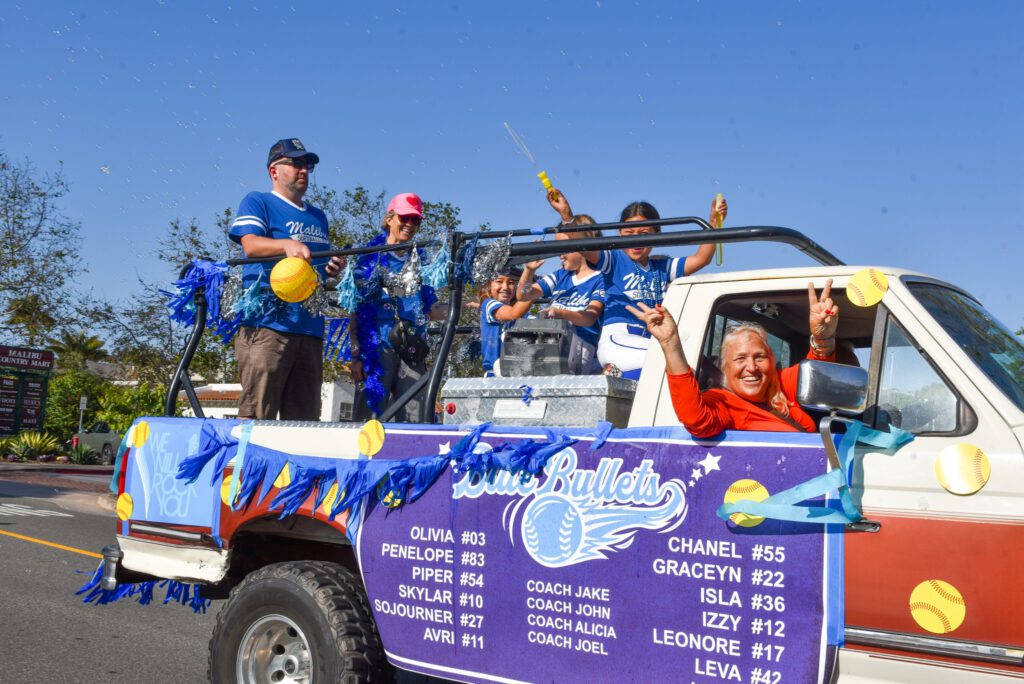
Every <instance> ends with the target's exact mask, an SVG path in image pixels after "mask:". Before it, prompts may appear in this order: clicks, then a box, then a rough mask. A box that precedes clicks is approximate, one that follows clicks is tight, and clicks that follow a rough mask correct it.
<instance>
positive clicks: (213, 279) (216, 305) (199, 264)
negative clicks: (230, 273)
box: [161, 259, 228, 326]
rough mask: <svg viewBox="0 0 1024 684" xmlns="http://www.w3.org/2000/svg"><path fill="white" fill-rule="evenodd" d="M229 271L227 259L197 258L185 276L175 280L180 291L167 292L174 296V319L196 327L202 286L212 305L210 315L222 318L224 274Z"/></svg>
mask: <svg viewBox="0 0 1024 684" xmlns="http://www.w3.org/2000/svg"><path fill="white" fill-rule="evenodd" d="M227 270H228V265H227V263H225V262H223V261H207V260H206V259H196V260H195V261H193V262H192V264H191V265H190V266H189V267H188V269H187V270H186V271H185V275H184V276H183V277H181V278H179V279H178V280H176V281H175V282H174V285H175V287H176V288H177V291H176V292H173V293H171V292H166V291H164V290H161V292H163V294H165V295H167V296H168V297H170V299H171V301H169V302H168V303H167V308H169V309H170V310H171V320H172V321H174V322H175V323H180V324H181V325H184V326H192V325H194V324H195V322H196V308H195V294H196V290H198V289H199V288H200V287H203V288H205V290H206V301H207V304H208V307H207V315H208V317H209V318H211V319H219V317H220V296H221V291H222V289H223V287H224V273H225V272H226V271H227Z"/></svg>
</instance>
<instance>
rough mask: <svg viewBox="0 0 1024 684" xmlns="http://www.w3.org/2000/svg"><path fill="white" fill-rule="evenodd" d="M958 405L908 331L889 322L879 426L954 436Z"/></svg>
mask: <svg viewBox="0 0 1024 684" xmlns="http://www.w3.org/2000/svg"><path fill="white" fill-rule="evenodd" d="M959 401H960V400H959V398H958V397H957V395H956V393H955V392H953V390H952V389H950V387H949V385H947V384H946V381H945V380H944V379H943V378H942V376H941V375H940V374H939V373H938V371H936V370H935V368H934V367H933V366H932V364H931V362H930V361H929V360H928V359H926V358H925V357H924V356H923V355H922V354H921V352H920V351H918V349H917V345H916V344H915V343H914V342H912V341H911V340H910V337H909V336H908V335H907V333H906V331H904V330H903V328H902V327H901V326H900V325H899V323H897V322H896V321H895V320H894V319H892V318H889V319H888V322H887V323H886V329H885V344H884V347H883V351H882V365H881V376H880V378H879V386H878V414H877V418H876V423H877V425H879V426H884V425H886V424H892V425H895V426H896V427H900V428H903V429H904V430H909V431H910V432H913V433H922V432H929V433H935V432H939V433H941V432H954V431H956V429H957V416H958V415H959V413H960V407H959Z"/></svg>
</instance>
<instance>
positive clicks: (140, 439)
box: [131, 420, 149, 449]
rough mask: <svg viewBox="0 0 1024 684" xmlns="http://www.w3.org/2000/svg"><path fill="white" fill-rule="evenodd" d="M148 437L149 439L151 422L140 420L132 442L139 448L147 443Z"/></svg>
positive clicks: (133, 433)
mask: <svg viewBox="0 0 1024 684" xmlns="http://www.w3.org/2000/svg"><path fill="white" fill-rule="evenodd" d="M147 439H149V423H148V422H146V421H144V420H140V421H139V422H138V423H136V424H135V430H134V431H133V432H132V440H131V443H132V444H133V445H134V446H135V448H136V449H137V448H139V447H140V446H142V445H143V444H145V443H146V440H147Z"/></svg>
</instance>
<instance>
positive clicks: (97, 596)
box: [75, 561, 213, 614]
mask: <svg viewBox="0 0 1024 684" xmlns="http://www.w3.org/2000/svg"><path fill="white" fill-rule="evenodd" d="M102 576H103V561H100V564H99V566H98V567H97V568H96V572H94V573H93V574H92V577H91V578H90V579H89V581H88V582H86V583H85V584H83V585H82V588H81V589H79V590H78V591H76V592H75V596H81V595H82V594H85V596H84V597H83V598H82V603H95V604H96V605H98V606H105V605H107V604H109V603H114V602H116V601H120V600H121V599H126V598H128V599H135V600H136V601H138V602H139V605H143V606H146V605H149V604H150V603H152V602H153V594H154V593H155V591H156V589H157V588H161V589H164V592H165V593H164V600H163V603H164V605H166V604H168V603H171V602H174V603H180V604H181V605H183V606H188V607H189V608H191V609H192V611H193V612H194V613H196V614H199V613H205V612H206V609H207V608H209V607H210V605H212V604H213V601H211V600H210V599H204V598H203V597H202V594H201V593H200V585H198V584H185V583H184V582H179V581H177V580H169V579H168V580H149V581H147V582H139V583H138V584H119V585H117V588H116V589H114V590H113V591H108V590H106V589H101V588H100V578H101V577H102Z"/></svg>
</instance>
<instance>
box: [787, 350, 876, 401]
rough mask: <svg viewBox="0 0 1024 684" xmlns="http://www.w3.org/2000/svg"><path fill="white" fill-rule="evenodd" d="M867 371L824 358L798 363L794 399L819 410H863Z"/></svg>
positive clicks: (866, 399)
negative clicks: (829, 361)
mask: <svg viewBox="0 0 1024 684" xmlns="http://www.w3.org/2000/svg"><path fill="white" fill-rule="evenodd" d="M868 382H869V376H868V372H867V371H866V370H864V369H863V368H860V367H859V366H845V365H843V364H841V363H828V362H826V361H811V360H810V359H807V360H804V361H801V362H800V370H799V375H798V376H797V387H796V400H797V403H799V404H800V405H801V406H804V407H806V408H812V409H819V410H822V411H833V410H835V411H839V412H840V413H847V414H856V413H862V412H863V411H864V409H865V408H867V403H868Z"/></svg>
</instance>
